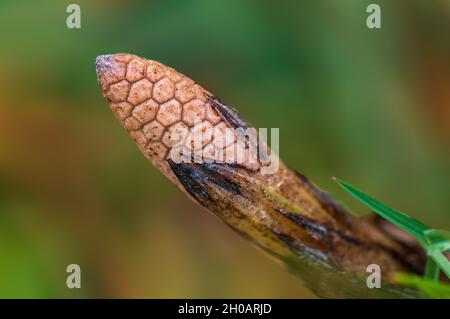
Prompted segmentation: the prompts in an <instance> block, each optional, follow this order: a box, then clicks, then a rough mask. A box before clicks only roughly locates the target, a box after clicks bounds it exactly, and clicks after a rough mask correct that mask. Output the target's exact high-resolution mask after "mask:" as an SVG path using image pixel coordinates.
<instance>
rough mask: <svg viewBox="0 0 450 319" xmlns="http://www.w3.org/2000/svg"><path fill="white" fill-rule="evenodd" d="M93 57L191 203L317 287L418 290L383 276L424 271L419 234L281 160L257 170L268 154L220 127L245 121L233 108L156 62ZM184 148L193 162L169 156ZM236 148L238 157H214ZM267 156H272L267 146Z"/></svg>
mask: <svg viewBox="0 0 450 319" xmlns="http://www.w3.org/2000/svg"><path fill="white" fill-rule="evenodd" d="M96 66H97V77H98V81H99V84H100V86H101V89H102V92H103V95H104V97H105V99H106V100H107V102H108V104H109V105H110V107H111V110H112V111H113V113H114V115H115V116H116V117H117V119H118V120H119V122H120V123H121V124H122V126H123V127H124V128H125V129H126V130H127V131H128V132H129V133H130V135H131V137H132V138H133V139H134V141H135V142H136V144H137V146H138V147H139V149H140V150H141V151H142V153H143V154H144V155H145V156H146V157H147V158H148V159H149V160H150V161H151V162H152V163H153V164H154V166H156V167H157V168H158V169H159V170H160V171H161V172H162V173H163V174H164V175H165V176H166V177H167V178H169V180H171V181H172V182H173V183H174V184H175V185H176V186H177V187H178V188H179V189H180V190H182V191H183V192H185V193H186V194H187V195H188V196H189V197H190V198H192V199H193V200H194V201H195V202H197V203H199V204H200V205H201V206H203V207H204V208H206V209H207V210H209V211H210V212H212V213H213V214H215V215H216V216H218V217H219V218H220V219H222V220H223V221H224V222H225V223H226V224H228V225H229V226H230V227H231V228H232V229H234V230H235V231H236V232H238V233H239V234H241V235H243V236H244V237H245V238H247V239H249V240H250V241H251V242H253V243H255V244H256V245H257V246H258V247H260V248H262V249H263V250H264V251H266V252H268V253H269V254H270V255H271V256H273V257H275V258H276V259H278V260H281V261H283V264H284V265H286V266H287V267H288V268H289V269H290V270H291V271H293V272H294V273H296V274H297V275H299V276H300V277H301V278H302V280H303V281H304V282H305V283H306V285H307V286H308V287H309V288H310V289H311V290H312V291H313V292H315V293H316V294H317V295H318V296H321V297H415V296H416V294H415V292H414V291H410V290H406V289H404V288H401V287H398V286H396V285H394V284H392V283H390V281H389V278H390V274H392V273H393V272H397V271H403V272H413V273H421V272H422V271H423V265H424V256H423V253H422V251H421V249H420V248H419V246H418V245H417V243H415V242H414V241H413V240H411V238H409V237H408V236H407V235H405V234H404V233H402V231H401V230H400V229H397V228H396V227H394V226H393V225H392V224H388V223H386V222H383V221H380V220H376V219H373V218H356V217H354V216H352V215H351V214H349V212H348V211H346V209H345V208H343V207H342V206H340V205H339V204H338V203H337V202H336V201H334V200H333V199H332V198H331V197H330V196H329V195H327V194H326V193H324V192H323V191H321V190H319V189H318V188H317V187H316V186H315V185H314V184H312V183H311V182H310V181H309V180H308V179H307V178H306V177H305V176H303V175H301V174H299V173H297V172H295V171H293V170H290V169H288V168H287V167H286V166H284V164H283V163H281V162H279V166H278V170H277V171H276V172H274V173H270V174H265V173H263V169H264V167H267V163H268V162H267V158H265V159H261V156H259V155H261V151H260V150H259V149H257V148H255V147H251V146H252V145H250V144H251V143H250V142H249V140H248V138H247V140H245V141H246V142H245V143H242V142H240V141H241V140H240V139H239V134H240V133H239V130H238V131H237V133H233V132H236V131H233V130H227V128H228V129H235V128H240V129H248V128H251V126H250V125H249V124H248V123H247V122H246V121H245V120H244V119H243V118H242V117H241V116H240V115H239V113H238V112H237V111H236V110H235V109H234V108H232V107H230V106H228V105H226V104H224V103H223V102H221V101H220V100H219V99H218V98H216V97H215V96H214V95H213V94H212V93H210V92H208V91H206V90H205V89H203V88H202V87H201V86H200V85H198V84H196V83H195V82H194V81H192V80H191V79H189V78H188V77H186V76H185V75H183V74H180V73H178V72H177V71H175V70H174V69H172V68H170V67H167V66H164V65H162V64H161V63H159V62H156V61H152V60H146V59H143V58H140V57H137V56H134V55H131V54H113V55H105V56H99V57H98V58H97V61H96ZM258 141H259V140H258ZM260 143H262V142H261V141H260ZM180 145H181V147H180ZM195 146H197V147H195ZM185 148H188V149H190V150H191V151H192V150H194V155H191V158H190V159H191V161H190V162H188V161H176V160H174V159H173V155H174V154H181V153H182V149H185ZM239 152H241V153H240V154H243V158H244V161H241V162H229V161H220V160H219V161H218V160H217V159H220V158H222V159H223V158H224V155H223V154H232V155H235V156H234V158H236V157H237V155H236V154H238V153H239ZM198 154H200V159H203V161H202V160H198V156H197V155H198ZM221 156H222V157H221ZM225 157H226V156H225ZM231 158H233V156H231ZM207 159H209V160H207ZM273 161H278V159H277V158H276V155H275V154H270V156H269V162H270V163H272V164H273ZM369 264H378V265H379V266H380V268H381V274H382V278H383V282H382V288H380V289H376V288H375V289H369V288H368V287H367V285H366V278H367V276H368V275H369V274H368V273H367V272H366V268H367V266H368V265H369ZM262 280H263V279H262Z"/></svg>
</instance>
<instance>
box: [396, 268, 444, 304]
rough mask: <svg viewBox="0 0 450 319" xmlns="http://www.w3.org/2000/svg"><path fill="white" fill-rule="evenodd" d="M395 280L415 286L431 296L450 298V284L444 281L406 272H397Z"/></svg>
mask: <svg viewBox="0 0 450 319" xmlns="http://www.w3.org/2000/svg"><path fill="white" fill-rule="evenodd" d="M394 282H396V283H397V284H400V285H404V286H408V287H411V288H415V289H417V290H419V291H421V292H422V293H423V294H424V295H425V296H427V297H430V298H439V299H450V285H447V284H444V283H440V282H435V281H432V280H429V279H425V278H421V277H418V276H414V275H410V274H404V273H398V274H396V275H395V277H394Z"/></svg>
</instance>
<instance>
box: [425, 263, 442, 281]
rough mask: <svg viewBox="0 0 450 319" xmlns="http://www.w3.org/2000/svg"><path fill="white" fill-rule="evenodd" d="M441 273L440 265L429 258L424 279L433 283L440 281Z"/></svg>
mask: <svg viewBox="0 0 450 319" xmlns="http://www.w3.org/2000/svg"><path fill="white" fill-rule="evenodd" d="M440 273H441V270H440V269H439V266H438V264H436V262H435V261H434V259H433V258H428V259H427V265H426V267H425V274H424V278H426V279H429V280H432V281H439V275H440Z"/></svg>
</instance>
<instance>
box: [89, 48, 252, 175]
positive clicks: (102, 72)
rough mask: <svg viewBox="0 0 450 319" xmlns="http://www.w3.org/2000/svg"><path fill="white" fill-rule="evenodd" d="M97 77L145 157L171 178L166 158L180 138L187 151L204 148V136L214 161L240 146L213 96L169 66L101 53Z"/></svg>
mask: <svg viewBox="0 0 450 319" xmlns="http://www.w3.org/2000/svg"><path fill="white" fill-rule="evenodd" d="M97 76H98V80H99V83H100V86H101V88H102V91H103V95H104V97H105V98H106V100H107V101H108V102H109V105H110V107H111V110H112V111H113V113H114V115H115V116H116V118H117V119H118V120H119V122H120V123H121V124H122V126H123V127H124V128H125V129H126V130H127V131H128V132H129V133H130V135H131V136H132V138H133V139H134V141H135V142H136V144H137V145H138V147H139V148H140V150H141V151H142V152H143V153H144V155H145V156H146V157H147V158H148V159H150V160H151V161H152V162H153V164H154V165H155V166H157V167H158V168H159V169H161V170H162V171H163V173H164V174H165V175H166V176H168V177H169V178H171V179H172V180H173V178H174V176H173V173H172V172H171V170H170V169H169V166H168V164H167V161H166V160H167V159H168V157H169V156H170V151H171V149H172V147H173V146H174V145H176V144H177V143H180V140H181V139H182V140H183V141H184V142H183V143H184V145H185V147H188V149H189V147H190V149H194V150H200V149H199V146H196V144H195V143H194V142H193V141H194V140H195V138H199V135H198V134H202V136H201V137H200V140H201V144H202V145H201V152H202V154H203V157H204V158H209V159H216V158H226V156H228V155H229V154H234V153H235V152H236V147H240V145H238V143H236V142H235V141H236V137H235V134H230V132H229V131H228V132H226V128H231V127H230V125H229V124H228V123H227V122H226V121H225V120H223V119H222V118H221V117H220V115H219V114H218V112H217V111H216V110H215V109H214V108H213V107H212V106H211V105H210V103H209V101H208V97H212V94H211V93H210V92H208V91H206V90H205V89H203V88H202V87H201V86H200V85H198V84H196V83H195V82H194V81H193V80H191V79H190V78H188V77H187V76H185V75H183V74H181V73H179V72H177V71H175V70H174V69H172V68H170V67H167V66H164V65H163V64H161V63H159V62H157V61H152V60H147V59H143V58H140V57H138V56H135V55H131V54H125V53H121V54H114V55H107V56H100V57H99V58H98V59H97ZM227 133H228V134H227ZM246 154H248V153H246ZM246 156H249V155H246ZM254 158H255V157H254ZM255 165H256V166H255ZM258 165H259V164H258V163H256V164H249V165H248V166H249V167H251V168H257V166H258Z"/></svg>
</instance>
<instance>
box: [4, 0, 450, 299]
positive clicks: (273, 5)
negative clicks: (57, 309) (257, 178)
mask: <svg viewBox="0 0 450 319" xmlns="http://www.w3.org/2000/svg"><path fill="white" fill-rule="evenodd" d="M69 3H71V2H70V1H18V0H15V1H12V0H11V1H1V2H0V35H1V37H0V38H1V50H0V59H1V63H0V65H1V66H0V94H1V102H0V181H1V182H0V297H64V298H67V297H139V298H141V297H145V298H153V297H161V298H164V297H179V298H187V297H199V298H200V297H236V298H240V297H247V298H250V297H255V298H258V297H273V298H278V297H286V298H290V297H313V295H312V294H311V293H310V292H308V290H307V289H306V288H304V287H303V286H302V283H301V281H300V280H298V279H297V278H295V277H293V276H292V275H290V274H289V273H287V272H286V271H285V270H284V269H282V268H281V267H278V265H276V264H275V263H273V262H272V261H271V260H269V259H268V258H266V257H265V256H264V255H262V254H261V253H260V252H258V251H257V250H256V249H255V248H254V247H252V246H251V245H250V244H249V243H247V242H246V241H245V240H243V239H241V238H240V237H239V236H238V235H236V234H234V233H233V232H232V231H231V230H229V229H228V228H227V227H225V226H224V225H223V224H222V223H221V222H220V221H219V220H218V219H216V218H215V217H214V216H212V215H210V214H208V213H206V212H205V211H203V209H200V208H199V207H197V206H196V205H195V204H193V203H191V202H190V201H188V200H187V198H185V196H184V195H182V194H181V193H180V192H179V191H177V190H176V189H175V187H174V186H173V185H171V184H170V183H169V182H168V181H167V180H166V179H165V178H164V177H163V176H162V175H161V174H160V173H159V172H158V171H156V169H154V168H152V166H151V165H150V164H149V162H148V161H147V160H146V159H145V158H144V156H143V155H141V154H140V152H139V151H138V149H137V147H136V146H135V145H134V143H132V141H131V139H130V137H129V136H128V134H127V133H126V132H125V131H124V130H123V129H122V128H121V127H120V125H119V124H118V122H117V121H116V120H115V119H114V117H113V116H112V114H111V112H110V110H109V108H108V106H107V104H106V103H105V101H104V100H103V98H102V96H101V92H100V89H99V87H98V84H97V81H96V74H95V65H94V61H95V57H96V56H97V55H100V54H108V53H116V52H129V53H134V54H137V55H141V56H144V57H147V58H151V59H155V60H159V61H161V62H163V63H165V64H167V65H169V66H172V67H174V68H176V69H177V70H179V71H181V72H183V73H185V74H187V75H189V76H190V77H191V78H193V79H195V80H196V81H198V82H199V83H200V84H202V85H203V86H205V87H206V88H207V89H209V90H210V91H212V92H214V93H215V94H217V95H218V96H220V97H221V98H222V99H223V100H224V101H226V102H227V103H229V104H231V105H233V106H235V107H237V108H238V109H239V110H240V111H241V112H242V114H243V115H244V116H245V117H246V118H247V119H248V120H249V121H250V122H252V123H253V124H254V125H255V126H256V127H279V128H280V139H281V141H280V153H281V157H282V158H283V160H284V161H285V162H286V163H287V164H288V165H289V166H290V167H293V168H296V169H298V170H299V171H301V172H302V173H304V174H306V175H307V176H309V177H310V178H311V179H312V180H314V181H315V182H316V183H317V184H318V185H320V186H321V187H322V188H324V189H326V190H327V191H329V192H330V193H332V194H333V195H334V196H336V197H337V198H338V199H340V200H341V201H343V202H345V203H346V204H347V205H348V206H350V207H351V208H352V209H353V210H354V211H357V212H365V211H366V209H365V208H363V207H362V206H360V205H359V204H357V203H356V202H355V201H354V200H352V199H351V198H350V197H349V196H347V195H346V194H344V193H343V192H342V191H340V190H339V189H338V187H337V186H336V185H335V184H334V183H333V182H332V181H331V180H330V176H333V175H335V176H338V177H340V178H342V179H345V180H347V181H349V182H351V183H353V184H354V185H356V186H358V187H360V188H361V189H362V190H364V191H366V192H367V193H369V194H372V195H373V196H375V197H376V198H378V199H380V200H382V201H384V202H386V203H388V204H389V205H391V206H393V207H395V208H398V209H400V210H404V211H405V212H408V213H409V214H410V215H412V216H414V217H416V218H419V219H421V220H422V221H423V222H425V223H427V224H429V225H431V226H434V227H438V228H447V229H449V228H450V41H449V40H450V39H449V34H450V1H448V0H433V1H425V0H396V1H393V0H390V1H387V0H371V1H362V0H340V1H332V0H304V1H291V2H288V1H256V0H254V1H241V0H226V1H225V0H224V1H211V0H198V1H194V0H187V1H76V3H77V4H79V5H80V6H81V25H82V27H81V29H72V30H71V29H68V28H67V27H66V18H67V16H68V14H67V13H66V7H67V5H68V4H69ZM369 3H377V4H379V5H380V6H381V9H382V29H380V30H369V29H368V28H367V27H366V18H367V16H368V14H367V13H366V7H367V5H368V4H369ZM71 263H76V264H79V265H80V266H81V269H82V288H81V289H73V290H70V289H68V288H67V287H66V285H65V282H66V276H67V273H66V272H65V269H66V266H67V265H68V264H71Z"/></svg>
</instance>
